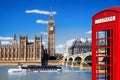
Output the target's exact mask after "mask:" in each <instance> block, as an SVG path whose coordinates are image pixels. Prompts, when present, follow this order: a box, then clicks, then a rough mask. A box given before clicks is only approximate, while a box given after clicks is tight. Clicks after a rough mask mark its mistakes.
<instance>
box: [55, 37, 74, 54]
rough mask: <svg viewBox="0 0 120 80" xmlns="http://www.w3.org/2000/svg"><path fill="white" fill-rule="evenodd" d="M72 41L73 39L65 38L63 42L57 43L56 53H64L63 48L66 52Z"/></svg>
mask: <svg viewBox="0 0 120 80" xmlns="http://www.w3.org/2000/svg"><path fill="white" fill-rule="evenodd" d="M73 41H75V39H70V40H67V41H66V42H65V44H59V45H57V46H56V52H57V53H64V52H63V51H64V50H65V52H68V51H67V50H68V48H69V47H70V46H71V45H72V43H73Z"/></svg>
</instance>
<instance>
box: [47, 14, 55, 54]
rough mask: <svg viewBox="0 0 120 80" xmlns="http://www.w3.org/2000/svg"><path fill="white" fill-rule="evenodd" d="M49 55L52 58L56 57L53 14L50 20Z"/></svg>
mask: <svg viewBox="0 0 120 80" xmlns="http://www.w3.org/2000/svg"><path fill="white" fill-rule="evenodd" d="M48 54H49V55H50V56H54V54H55V22H54V19H53V13H52V12H51V14H50V20H49V22H48Z"/></svg>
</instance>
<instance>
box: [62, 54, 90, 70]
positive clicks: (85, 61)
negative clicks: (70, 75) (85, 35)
mask: <svg viewBox="0 0 120 80" xmlns="http://www.w3.org/2000/svg"><path fill="white" fill-rule="evenodd" d="M63 60H64V65H66V66H71V67H78V68H81V69H85V68H87V69H91V66H92V53H91V52H87V53H81V54H74V55H71V56H66V57H64V59H63Z"/></svg>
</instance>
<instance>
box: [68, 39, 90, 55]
mask: <svg viewBox="0 0 120 80" xmlns="http://www.w3.org/2000/svg"><path fill="white" fill-rule="evenodd" d="M91 48H92V46H91V42H89V41H88V40H87V39H86V41H85V42H82V41H81V40H80V39H77V40H75V41H74V42H73V44H72V45H71V46H70V47H69V49H68V52H69V55H74V54H81V53H86V52H91Z"/></svg>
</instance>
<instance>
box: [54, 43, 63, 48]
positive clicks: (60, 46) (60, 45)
mask: <svg viewBox="0 0 120 80" xmlns="http://www.w3.org/2000/svg"><path fill="white" fill-rule="evenodd" d="M63 47H64V45H63V44H59V45H57V46H56V48H63Z"/></svg>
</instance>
